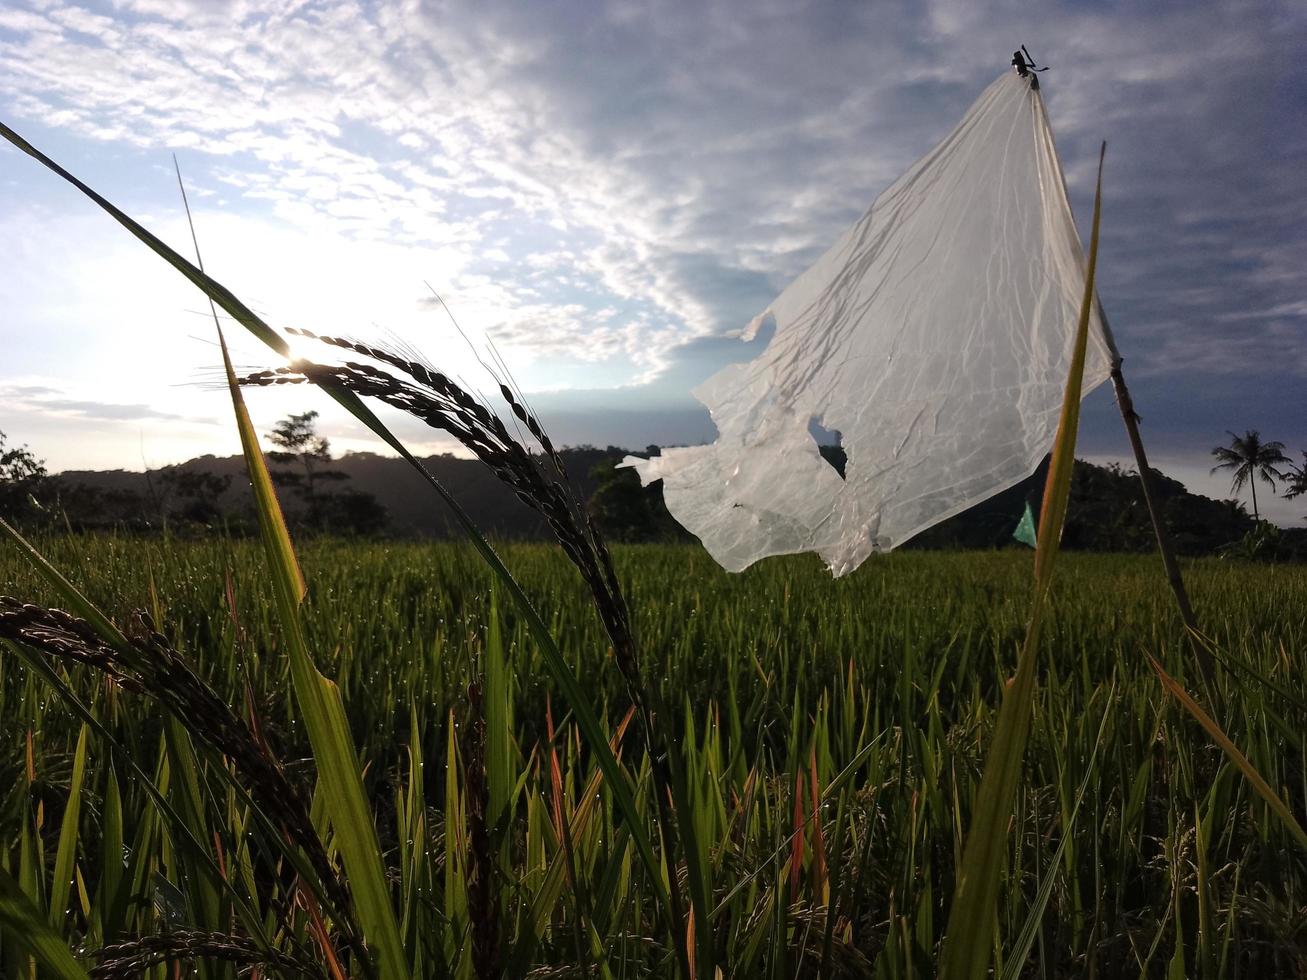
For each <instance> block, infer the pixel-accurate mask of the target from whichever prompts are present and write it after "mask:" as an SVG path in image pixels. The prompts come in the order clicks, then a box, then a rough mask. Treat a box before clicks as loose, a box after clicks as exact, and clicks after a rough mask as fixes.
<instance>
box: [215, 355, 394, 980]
mask: <svg viewBox="0 0 1307 980" xmlns="http://www.w3.org/2000/svg"><path fill="white" fill-rule="evenodd" d="M218 338H219V343H220V345H221V348H222V359H223V366H224V367H225V369H226V372H227V383H228V386H229V387H230V389H231V399H232V407H233V409H234V410H235V413H236V425H237V428H238V429H239V430H240V438H241V449H242V451H243V452H244V454H245V463H246V467H247V469H248V471H249V476H250V483H251V485H252V486H253V488H254V498H255V505H256V512H257V514H258V521H259V530H260V533H261V535H262V538H263V543H264V547H265V549H266V551H267V556H268V563H269V566H270V567H271V569H272V573H273V576H272V577H273V583H274V591H275V593H276V599H277V612H278V618H279V621H280V625H281V628H282V633H283V636H284V638H285V641H286V647H287V651H288V656H289V659H290V672H291V680H292V683H293V685H294V688H295V698H296V701H297V702H298V703H299V707H300V712H301V713H302V715H303V717H304V727H305V730H306V731H307V733H308V736H309V742H310V744H311V745H312V746H313V758H314V761H315V763H316V764H317V769H318V778H319V779H320V780H321V781H322V785H323V789H324V791H325V792H324V799H325V801H326V805H327V810H328V812H329V814H330V816H331V822H332V826H333V828H334V829H335V841H336V847H337V848H339V850H340V854H341V858H342V859H343V861H344V863H345V871H346V874H347V875H348V877H349V885H350V891H351V893H352V894H353V896H354V902H355V905H356V907H357V908H356V911H357V914H358V919H359V924H360V926H361V927H362V930H363V934H364V937H365V939H366V940H367V943H368V946H369V948H370V950H371V951H372V954H373V956H375V957H376V965H377V968H378V970H379V972H380V974H381V976H382V978H383V980H402V978H404V977H405V976H406V975H407V972H408V970H407V965H406V964H407V959H408V958H407V957H406V956H405V955H404V948H403V943H402V942H401V940H400V935H399V923H398V921H397V919H396V917H395V908H394V905H393V904H392V902H391V898H390V891H389V888H388V887H387V885H386V874H385V868H384V866H383V864H382V854H381V842H380V840H379V838H378V837H377V828H376V824H375V823H374V822H373V818H372V813H371V810H370V808H369V806H368V800H367V794H366V792H365V790H364V788H363V778H362V774H361V772H360V769H359V761H358V754H357V752H356V751H355V749H354V744H353V739H352V736H351V735H350V730H349V721H348V719H347V717H346V715H345V705H344V702H343V701H342V700H341V697H340V689H339V688H338V687H337V686H336V685H335V684H334V683H333V682H332V681H330V680H328V679H327V678H326V677H324V676H323V675H322V674H321V673H319V672H318V669H317V667H316V666H315V665H314V664H313V660H312V658H311V657H310V655H309V651H308V645H307V643H306V641H305V639H304V633H303V629H302V627H301V623H300V612H299V604H300V601H301V600H302V599H303V597H304V592H305V587H304V576H303V573H302V572H301V571H300V567H299V561H298V559H297V558H296V557H295V550H294V548H293V547H292V546H291V541H290V535H289V533H288V532H287V531H286V521H285V518H284V517H283V516H282V513H281V507H280V506H279V505H278V503H277V496H276V493H275V492H274V491H273V487H272V478H271V476H269V474H268V467H267V464H266V463H265V462H264V459H263V452H262V450H261V449H260V448H259V442H258V436H257V435H256V434H255V431H254V424H253V423H252V422H251V421H250V416H249V412H248V411H247V410H246V408H245V401H244V399H243V398H242V397H241V391H240V386H239V385H238V384H237V383H236V373H235V371H234V370H233V369H232V366H231V356H230V355H229V354H228V352H227V343H226V340H225V339H223V336H222V331H221V330H219V332H218Z"/></svg>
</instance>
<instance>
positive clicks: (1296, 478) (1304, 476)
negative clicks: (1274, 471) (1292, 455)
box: [1280, 449, 1307, 497]
mask: <svg viewBox="0 0 1307 980" xmlns="http://www.w3.org/2000/svg"><path fill="white" fill-rule="evenodd" d="M1280 475H1281V476H1282V477H1284V479H1285V480H1286V481H1287V482H1286V484H1285V487H1284V495H1285V496H1286V497H1297V496H1299V495H1300V494H1304V493H1307V449H1304V450H1303V454H1302V465H1301V466H1295V465H1294V464H1293V463H1290V464H1289V468H1288V469H1287V470H1286V471H1285V472H1283V473H1281V474H1280Z"/></svg>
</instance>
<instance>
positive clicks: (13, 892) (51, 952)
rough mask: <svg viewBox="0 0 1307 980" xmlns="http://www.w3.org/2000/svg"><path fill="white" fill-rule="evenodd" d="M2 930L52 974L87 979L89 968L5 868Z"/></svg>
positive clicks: (0, 887) (0, 877) (0, 890)
mask: <svg viewBox="0 0 1307 980" xmlns="http://www.w3.org/2000/svg"><path fill="white" fill-rule="evenodd" d="M0 931H3V932H4V934H5V936H6V937H7V939H8V940H9V942H11V943H14V944H15V945H16V946H17V947H18V948H19V949H21V950H23V951H24V952H26V953H27V954H28V955H29V956H31V957H32V958H33V959H35V960H36V962H37V963H39V964H40V965H41V967H42V969H43V970H45V971H48V973H49V975H50V976H53V977H58V978H59V980H88V977H87V973H86V971H85V970H84V969H82V967H81V965H80V964H78V962H77V960H75V959H73V954H72V952H71V951H70V950H69V949H68V944H67V943H66V942H64V940H63V939H62V938H61V937H60V936H59V934H58V933H57V932H55V931H54V930H53V929H52V928H50V924H49V923H48V922H46V921H45V919H44V918H42V917H41V911H40V909H38V908H37V907H36V905H35V904H33V902H32V900H31V899H30V898H28V897H27V896H26V895H24V894H23V890H22V889H21V888H19V887H18V882H16V881H14V879H13V878H12V877H10V876H9V874H8V873H7V872H5V871H3V870H0Z"/></svg>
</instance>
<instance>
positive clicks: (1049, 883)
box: [1002, 690, 1115, 980]
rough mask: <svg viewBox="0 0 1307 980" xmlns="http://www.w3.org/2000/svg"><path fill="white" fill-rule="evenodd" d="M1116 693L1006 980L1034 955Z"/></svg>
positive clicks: (1008, 962) (1009, 961) (1012, 953)
mask: <svg viewBox="0 0 1307 980" xmlns="http://www.w3.org/2000/svg"><path fill="white" fill-rule="evenodd" d="M1114 693H1115V691H1114V690H1113V691H1109V693H1108V696H1107V710H1106V711H1104V712H1103V720H1102V721H1101V722H1099V724H1098V736H1097V737H1096V738H1095V739H1094V748H1093V750H1092V751H1091V752H1090V753H1089V761H1088V762H1087V763H1085V775H1084V778H1083V779H1081V780H1080V786H1079V787H1078V788H1077V789H1076V799H1075V803H1074V804H1073V805H1072V807H1071V815H1070V816H1069V817H1068V818H1067V821H1066V824H1065V826H1063V827H1062V839H1061V840H1060V841H1058V843H1057V849H1056V850H1055V851H1054V852H1053V856H1052V857H1051V858H1049V860H1048V871H1046V872H1045V873H1044V880H1043V881H1041V882H1040V883H1039V891H1038V892H1036V893H1035V901H1034V902H1033V903H1032V904H1031V906H1030V912H1029V914H1028V915H1027V916H1026V921H1025V923H1024V925H1022V927H1021V932H1019V933H1018V934H1017V939H1016V942H1015V943H1014V944H1013V947H1012V949H1011V950H1010V951H1009V952H1008V955H1007V959H1006V961H1005V962H1004V963H1003V975H1002V980H1020V976H1021V971H1022V969H1024V968H1025V965H1026V960H1027V959H1028V958H1029V956H1030V948H1031V947H1032V946H1033V945H1034V944H1035V935H1036V933H1038V931H1039V924H1040V922H1042V921H1043V918H1044V910H1045V909H1047V908H1048V900H1049V899H1050V898H1051V897H1052V895H1053V885H1054V884H1055V883H1056V882H1057V874H1058V867H1059V865H1061V863H1062V855H1063V853H1065V851H1066V846H1067V843H1068V842H1069V841H1070V840H1071V834H1072V832H1073V831H1074V830H1075V825H1076V817H1077V816H1078V815H1079V813H1080V804H1081V802H1082V801H1083V800H1084V798H1085V790H1087V789H1088V788H1089V781H1090V779H1092V778H1093V777H1094V775H1095V774H1096V770H1095V768H1094V766H1095V764H1096V763H1097V761H1098V750H1099V749H1100V748H1101V747H1102V744H1103V734H1104V733H1105V732H1106V731H1107V720H1108V718H1109V717H1110V714H1109V713H1110V711H1111V709H1112V704H1113V699H1112V695H1113V694H1114Z"/></svg>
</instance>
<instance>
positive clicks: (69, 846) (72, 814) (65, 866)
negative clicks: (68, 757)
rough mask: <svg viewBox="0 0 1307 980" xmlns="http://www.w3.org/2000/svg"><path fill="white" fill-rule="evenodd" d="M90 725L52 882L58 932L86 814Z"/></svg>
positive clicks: (82, 740)
mask: <svg viewBox="0 0 1307 980" xmlns="http://www.w3.org/2000/svg"><path fill="white" fill-rule="evenodd" d="M86 733H87V727H86V723H85V722H83V723H82V730H81V732H79V733H78V735H77V748H76V749H75V750H74V751H73V773H72V778H71V779H70V780H69V782H68V806H67V807H65V808H64V815H63V820H62V822H61V823H60V825H59V848H58V850H57V851H55V858H54V880H53V881H52V882H51V883H50V925H51V927H53V928H54V929H58V928H59V927H60V926H62V925H63V921H64V916H65V915H66V914H67V911H68V891H69V889H70V888H71V887H72V883H73V861H74V860H75V859H76V857H77V827H78V819H79V818H80V816H81V813H82V780H83V779H84V778H85V776H86Z"/></svg>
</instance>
